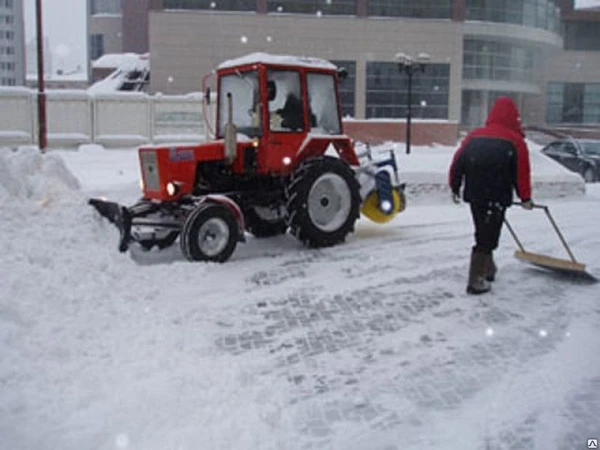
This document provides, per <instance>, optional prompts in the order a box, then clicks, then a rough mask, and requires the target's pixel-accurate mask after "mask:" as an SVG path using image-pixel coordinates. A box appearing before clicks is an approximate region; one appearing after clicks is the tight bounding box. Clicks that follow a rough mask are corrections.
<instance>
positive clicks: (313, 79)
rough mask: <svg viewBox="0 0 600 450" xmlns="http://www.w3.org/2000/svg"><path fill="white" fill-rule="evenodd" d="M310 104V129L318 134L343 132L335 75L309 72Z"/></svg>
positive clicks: (307, 79)
mask: <svg viewBox="0 0 600 450" xmlns="http://www.w3.org/2000/svg"><path fill="white" fill-rule="evenodd" d="M306 81H307V84H308V88H307V89H308V105H309V108H310V109H309V111H310V131H311V132H314V133H317V134H341V127H340V116H339V112H338V103H337V99H336V97H335V83H336V82H337V81H336V79H335V78H334V76H333V75H327V74H321V73H309V74H308V75H307V78H306Z"/></svg>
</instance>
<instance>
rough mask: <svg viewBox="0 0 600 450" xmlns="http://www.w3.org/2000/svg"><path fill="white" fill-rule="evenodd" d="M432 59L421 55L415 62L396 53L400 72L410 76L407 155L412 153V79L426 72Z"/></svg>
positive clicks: (424, 54)
mask: <svg viewBox="0 0 600 450" xmlns="http://www.w3.org/2000/svg"><path fill="white" fill-rule="evenodd" d="M430 59H431V57H430V56H429V55H428V54H427V53H419V54H418V55H417V59H416V60H414V59H413V58H412V57H410V56H409V55H407V54H406V53H396V61H397V62H398V70H399V71H400V73H402V72H404V73H406V75H407V76H408V108H407V112H406V154H407V155H408V154H409V153H410V120H411V106H412V77H413V75H414V74H415V73H417V72H425V66H426V65H427V62H428V61H429V60H430Z"/></svg>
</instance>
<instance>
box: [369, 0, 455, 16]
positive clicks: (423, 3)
mask: <svg viewBox="0 0 600 450" xmlns="http://www.w3.org/2000/svg"><path fill="white" fill-rule="evenodd" d="M367 14H368V15H369V16H382V17H415V18H422V19H450V18H451V17H452V2H451V0H369V1H368V3H367Z"/></svg>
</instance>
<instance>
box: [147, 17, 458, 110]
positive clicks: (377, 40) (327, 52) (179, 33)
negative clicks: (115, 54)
mask: <svg viewBox="0 0 600 450" xmlns="http://www.w3.org/2000/svg"><path fill="white" fill-rule="evenodd" d="M345 36H352V38H351V39H344V38H343V37H345ZM150 51H151V54H152V79H151V82H150V89H151V91H152V92H168V93H184V92H194V91H200V90H201V88H202V84H201V82H202V77H203V76H204V75H206V74H208V73H210V71H212V70H213V69H214V68H215V67H216V66H217V65H219V64H220V63H221V62H222V61H224V60H227V59H231V58H235V57H239V56H242V55H245V54H248V53H251V52H256V51H263V52H268V53H276V54H293V55H307V56H315V57H321V58H325V59H330V60H331V59H333V60H345V59H349V60H354V61H356V64H357V67H356V72H357V80H356V83H357V84H356V98H355V105H356V111H357V118H359V119H360V118H364V116H363V114H364V109H365V86H366V79H365V74H366V63H367V61H382V62H384V61H388V62H389V61H394V56H395V55H396V53H398V52H400V51H401V52H404V53H408V54H412V55H415V56H416V55H417V54H418V53H420V52H426V53H429V54H430V55H431V56H432V61H431V62H435V63H449V64H450V67H451V69H450V71H451V73H450V98H449V119H450V120H459V118H460V100H461V99H460V96H461V79H462V24H460V23H456V22H452V21H450V20H415V19H412V20H411V19H401V18H390V19H387V18H377V19H369V18H354V17H335V16H334V17H332V16H328V17H316V16H299V15H294V16H291V15H290V16H287V15H272V14H270V15H260V14H258V15H257V14H253V13H248V14H244V13H218V12H205V11H152V12H150ZM169 80H171V81H169Z"/></svg>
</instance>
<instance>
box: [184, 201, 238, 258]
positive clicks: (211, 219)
mask: <svg viewBox="0 0 600 450" xmlns="http://www.w3.org/2000/svg"><path fill="white" fill-rule="evenodd" d="M238 235H239V231H238V224H237V221H236V219H235V216H234V215H233V213H232V212H231V210H230V209H229V208H228V207H227V206H224V205H220V204H216V203H202V204H201V205H200V206H198V208H196V209H195V210H194V211H192V212H191V213H190V215H189V216H188V217H187V218H186V219H185V222H184V224H183V228H182V230H181V238H180V240H179V243H180V245H181V251H182V252H183V254H184V255H185V257H186V258H187V259H189V260H190V261H213V262H225V261H227V260H228V259H229V257H230V256H231V254H232V253H233V251H234V250H235V247H236V245H237V241H238V237H239V236H238Z"/></svg>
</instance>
